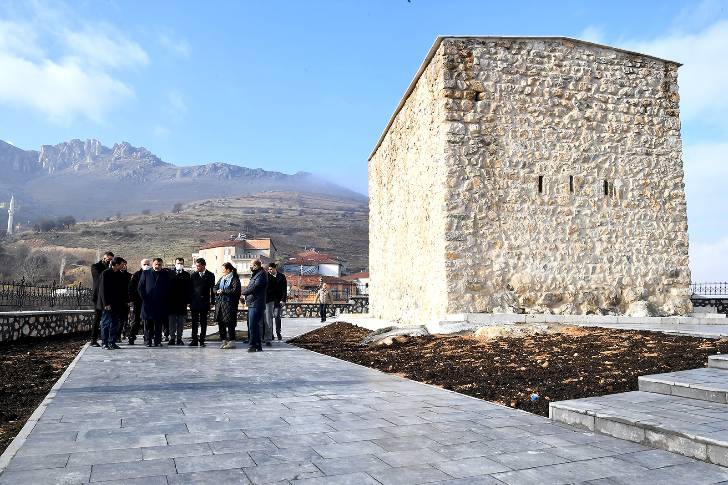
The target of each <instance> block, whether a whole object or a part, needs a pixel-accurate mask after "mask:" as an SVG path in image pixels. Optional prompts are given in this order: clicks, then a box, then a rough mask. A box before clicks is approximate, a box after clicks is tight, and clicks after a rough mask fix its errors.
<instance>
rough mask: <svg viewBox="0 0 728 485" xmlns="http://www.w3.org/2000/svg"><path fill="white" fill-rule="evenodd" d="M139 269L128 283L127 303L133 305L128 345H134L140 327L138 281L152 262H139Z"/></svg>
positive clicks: (140, 307)
mask: <svg viewBox="0 0 728 485" xmlns="http://www.w3.org/2000/svg"><path fill="white" fill-rule="evenodd" d="M140 266H141V269H140V270H139V271H137V272H136V273H134V274H133V275H132V276H131V281H130V282H129V288H128V292H129V301H130V302H131V303H132V305H134V321H132V323H131V330H130V331H129V335H128V337H129V345H134V341H135V340H136V338H137V335H139V329H140V328H141V327H142V298H141V297H140V296H139V280H140V279H141V277H142V272H143V271H144V270H147V269H151V267H152V262H151V261H150V260H148V259H142V260H141V264H140ZM142 334H143V335H144V340H145V341H146V334H144V332H143V331H142Z"/></svg>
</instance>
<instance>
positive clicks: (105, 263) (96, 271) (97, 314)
mask: <svg viewBox="0 0 728 485" xmlns="http://www.w3.org/2000/svg"><path fill="white" fill-rule="evenodd" d="M112 259H114V253H112V252H111V251H107V252H106V253H104V257H103V258H101V259H100V260H99V262H98V263H94V264H92V265H91V280H92V281H93V285H92V288H93V294H92V296H91V300H92V301H93V303H94V324H93V327H91V347H98V346H99V342H98V340H99V331H100V328H101V313H102V312H103V310H99V309H98V308H97V303H98V299H99V282H100V281H101V273H103V272H104V271H105V270H106V269H108V268H109V263H110V262H111V260H112Z"/></svg>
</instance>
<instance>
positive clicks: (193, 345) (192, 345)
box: [187, 340, 197, 347]
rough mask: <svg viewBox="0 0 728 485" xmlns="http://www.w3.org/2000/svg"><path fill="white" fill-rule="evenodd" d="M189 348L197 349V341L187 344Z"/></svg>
mask: <svg viewBox="0 0 728 485" xmlns="http://www.w3.org/2000/svg"><path fill="white" fill-rule="evenodd" d="M187 345H188V346H189V347H197V340H193V341H192V342H190V343H189V344H187Z"/></svg>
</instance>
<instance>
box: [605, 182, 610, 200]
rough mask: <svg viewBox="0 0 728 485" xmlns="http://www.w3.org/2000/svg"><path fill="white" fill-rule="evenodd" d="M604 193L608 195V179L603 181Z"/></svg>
mask: <svg viewBox="0 0 728 485" xmlns="http://www.w3.org/2000/svg"><path fill="white" fill-rule="evenodd" d="M604 195H605V196H607V197H608V196H609V180H605V181H604Z"/></svg>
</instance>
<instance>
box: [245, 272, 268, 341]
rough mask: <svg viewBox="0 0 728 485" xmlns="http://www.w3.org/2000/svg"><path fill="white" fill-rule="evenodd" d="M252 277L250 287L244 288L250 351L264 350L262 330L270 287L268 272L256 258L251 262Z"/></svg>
mask: <svg viewBox="0 0 728 485" xmlns="http://www.w3.org/2000/svg"><path fill="white" fill-rule="evenodd" d="M250 272H251V273H252V274H253V276H252V277H251V278H250V282H249V283H248V287H247V288H244V289H243V291H242V294H243V295H245V304H246V305H247V306H248V332H249V337H248V341H249V343H250V348H249V349H248V352H260V351H262V350H263V342H262V340H261V337H262V335H261V332H260V331H261V330H262V329H263V326H264V325H265V293H266V289H267V288H268V274H267V273H266V271H265V270H264V269H263V264H262V263H261V262H260V260H258V259H256V260H254V261H253V262H252V263H251V264H250Z"/></svg>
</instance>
